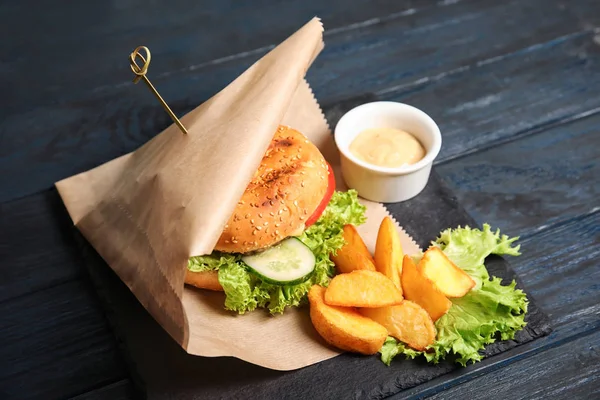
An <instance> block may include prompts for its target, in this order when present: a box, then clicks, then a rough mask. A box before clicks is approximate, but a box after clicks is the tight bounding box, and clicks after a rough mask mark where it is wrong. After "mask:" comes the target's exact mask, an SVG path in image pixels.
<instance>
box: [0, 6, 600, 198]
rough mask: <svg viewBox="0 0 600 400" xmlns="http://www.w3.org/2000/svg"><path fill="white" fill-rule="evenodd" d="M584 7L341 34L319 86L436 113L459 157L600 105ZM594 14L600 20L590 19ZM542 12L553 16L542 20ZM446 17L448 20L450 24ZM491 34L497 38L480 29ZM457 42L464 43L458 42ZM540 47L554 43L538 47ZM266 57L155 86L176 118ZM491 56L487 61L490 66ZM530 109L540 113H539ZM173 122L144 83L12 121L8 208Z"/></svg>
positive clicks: (317, 69)
mask: <svg viewBox="0 0 600 400" xmlns="http://www.w3.org/2000/svg"><path fill="white" fill-rule="evenodd" d="M542 3H543V4H542ZM552 4H554V3H552ZM576 4H577V5H579V4H581V5H582V8H581V9H578V8H577V7H578V6H573V7H570V8H568V9H560V8H559V7H558V6H556V5H554V6H548V2H547V1H546V0H543V1H542V0H528V1H527V2H522V1H517V0H514V1H512V2H509V4H508V5H507V6H506V7H508V8H506V7H505V5H504V4H502V5H500V4H499V3H497V2H495V1H492V0H486V1H484V2H472V1H466V2H464V3H462V2H459V3H457V4H453V5H452V6H448V7H445V8H443V9H442V8H440V7H431V8H429V9H424V10H423V11H422V12H415V13H414V14H411V15H405V16H401V17H398V18H393V19H391V20H390V21H386V20H382V21H380V22H379V23H374V24H372V25H367V26H365V27H364V28H360V29H359V27H357V28H356V29H349V30H343V29H342V30H339V31H337V32H336V31H333V32H332V33H331V35H329V36H327V38H326V40H327V46H326V49H325V50H324V52H323V54H322V55H321V57H320V58H319V59H317V60H318V61H317V63H316V65H315V66H314V68H312V69H311V71H310V74H309V78H310V80H311V82H312V84H313V88H314V89H315V91H316V93H317V95H318V96H319V98H320V99H321V101H322V102H324V103H327V102H328V101H329V102H332V101H333V99H334V98H338V97H346V96H348V97H351V96H354V95H356V94H357V93H356V92H357V91H358V90H360V91H361V92H367V91H375V90H376V91H379V92H381V93H382V95H384V96H385V98H386V99H392V100H400V101H406V102H410V103H414V104H415V105H417V106H420V107H422V108H424V109H425V110H426V111H427V112H429V113H430V114H431V115H432V116H433V117H434V118H435V119H436V120H437V121H438V122H439V123H440V125H441V127H442V130H443V132H444V135H445V136H444V139H445V144H444V147H443V149H444V150H443V153H442V155H441V157H440V159H448V158H451V157H454V156H456V155H457V154H462V153H463V152H465V151H471V150H473V149H474V148H477V147H479V146H482V145H485V143H489V141H494V140H498V139H499V138H502V137H508V136H511V135H512V134H515V132H521V131H523V130H525V129H529V128H531V127H532V126H538V125H539V124H543V123H547V122H548V121H555V120H556V119H560V118H565V117H566V116H570V115H573V114H578V113H581V112H586V111H588V110H589V109H592V108H595V107H599V106H600V105H599V104H598V102H600V100H598V99H597V96H590V95H589V93H591V92H592V91H594V90H599V89H600V87H599V86H600V83H599V82H598V76H597V74H595V73H594V71H595V69H596V68H597V67H598V63H599V60H598V58H599V55H598V53H599V52H600V50H598V46H596V45H594V43H593V41H592V34H591V33H589V32H587V29H589V26H588V24H593V21H594V19H593V18H595V17H594V16H595V15H600V12H599V13H594V12H593V11H594V10H596V9H597V8H600V5H598V4H599V3H597V2H592V1H590V0H585V1H583V2H577V3H576ZM511 7H512V8H511ZM586 7H587V9H591V10H592V12H590V13H589V14H588V15H587V16H582V14H583V12H582V10H583V9H586ZM505 8H506V9H505ZM488 9H489V10H488ZM540 9H544V10H545V11H544V13H543V14H542V16H540V11H539V10H540ZM571 9H574V11H571ZM457 10H458V11H457ZM506 10H508V11H509V12H507V11H506ZM511 10H512V11H511ZM453 13H454V14H453ZM429 15H433V17H429ZM434 17H435V18H434ZM441 19H443V20H444V21H446V22H444V23H440V20H441ZM453 21H454V22H453ZM526 21H527V22H528V23H526ZM484 28H485V29H484ZM479 31H481V32H485V35H475V34H473V33H469V32H479ZM577 32H584V33H577ZM586 32H587V33H586ZM363 33H364V34H363ZM565 35H567V36H566V37H565ZM569 35H570V36H569ZM447 38H452V41H451V42H446V41H445V40H446V39H447ZM461 38H462V39H464V42H463V41H461ZM557 38H558V39H557ZM539 41H542V42H544V41H550V43H548V44H546V45H538V46H535V47H533V48H531V46H532V45H534V44H535V43H538V42H539ZM565 41H566V43H567V44H563V45H562V47H561V46H559V44H561V43H564V42H565ZM449 43H451V44H452V45H449ZM528 46H529V47H528ZM524 48H527V50H522V51H521V52H518V51H517V50H519V49H524ZM425 49H426V50H425ZM115 51H116V50H115ZM515 52H517V54H514V56H512V57H506V54H507V53H509V54H512V53H515ZM261 54H262V53H261ZM261 54H253V55H252V56H251V58H249V59H248V58H240V59H238V58H235V59H232V60H228V61H224V62H222V63H218V64H207V65H204V66H203V67H202V68H190V69H187V70H185V71H182V72H178V73H165V74H163V75H154V73H153V75H152V80H153V82H154V83H155V85H156V86H157V87H158V88H159V90H160V92H161V94H162V95H163V96H164V97H165V98H166V99H167V100H168V102H169V103H170V105H171V106H172V108H173V109H174V110H175V112H176V113H177V114H182V113H185V112H187V111H189V110H190V109H192V108H193V107H194V106H195V105H198V104H200V103H201V102H202V101H204V100H205V99H206V98H208V97H210V96H211V95H212V94H214V93H215V92H217V91H218V90H220V89H221V88H222V87H223V86H225V85H226V84H227V83H228V82H229V81H230V80H232V79H233V78H234V77H235V76H236V75H237V74H239V73H240V72H241V71H243V69H244V68H246V67H247V66H249V64H250V63H251V62H252V61H254V60H255V59H257V58H258V57H259V56H260V55H261ZM119 57H123V56H122V55H121V54H120V55H119ZM442 57H443V58H442ZM441 60H443V62H442V61H441ZM482 60H485V65H484V66H483V67H481V68H478V67H477V63H478V62H479V61H482ZM582 65H583V67H582ZM123 68H127V65H124V66H123ZM448 70H451V71H452V73H448V72H447V71H448ZM471 70H473V71H471ZM575 70H576V71H577V74H573V71H575ZM445 71H446V72H445ZM461 71H462V73H461ZM540 71H541V72H542V73H539V72H540ZM514 75H516V76H514ZM371 76H373V78H372V77H371ZM553 76H556V77H558V78H556V79H555V78H551V77H553ZM124 79H126V80H127V79H129V77H127V78H124ZM126 80H125V81H126ZM125 81H123V82H125ZM415 82H416V83H415ZM562 82H566V83H565V84H564V85H563V84H562ZM190 88H193V89H194V90H190ZM72 90H73V91H74V92H73V93H75V92H77V89H76V88H73V89H72ZM524 94H526V96H525V95H524ZM328 99H329V100H328ZM559 99H560V100H559ZM559 101H560V105H559V104H557V102H559ZM448 104H452V105H453V107H449V106H448ZM524 104H527V105H528V106H529V108H530V110H529V111H528V113H524V111H523V105H524ZM500 111H506V112H511V113H513V112H514V113H517V114H518V112H519V111H520V112H521V114H518V115H517V116H518V117H519V118H523V119H524V120H523V121H522V122H521V121H520V120H519V119H518V118H517V119H515V120H514V121H512V120H511V122H510V123H508V124H507V123H506V120H503V121H500V120H499V119H498V117H497V115H502V113H500ZM169 123H170V120H169V117H168V116H167V115H166V114H165V113H164V111H163V110H162V109H161V108H160V106H159V105H158V104H157V103H156V100H155V99H154V98H153V97H152V96H151V95H150V94H149V93H148V92H147V90H145V89H144V88H141V87H134V86H133V84H126V85H117V86H114V85H113V86H110V87H108V88H106V90H97V91H92V92H90V91H87V92H85V97H84V98H80V97H77V96H75V97H74V98H72V99H63V100H61V101H59V102H53V103H52V104H50V105H47V106H41V107H38V108H36V109H34V110H28V111H25V112H21V113H12V114H11V115H10V116H7V118H6V119H5V120H4V121H3V123H2V125H0V135H2V136H3V138H4V139H3V146H2V149H1V150H0V188H2V189H0V201H6V200H8V199H12V198H15V197H19V196H23V195H26V194H28V193H32V192H35V191H37V190H41V189H45V188H48V187H49V186H50V185H52V183H53V182H55V181H56V180H58V179H61V178H64V177H67V176H69V175H72V174H74V173H77V172H81V171H84V170H87V169H89V168H92V167H94V166H97V165H99V164H101V163H103V162H105V161H108V160H110V159H112V158H114V157H116V156H119V155H121V154H124V153H126V152H129V151H131V150H133V149H135V148H137V147H138V146H139V145H141V144H142V143H144V142H146V141H147V140H148V139H149V138H151V137H153V136H154V135H156V133H158V132H160V130H162V129H163V128H165V127H166V126H167V125H168V124H169ZM14 132H23V133H22V134H20V135H14ZM473 132H476V133H477V134H476V135H473ZM81 153H83V154H85V155H86V156H85V157H81V156H80V154H81ZM24 160H27V162H25V161H24Z"/></svg>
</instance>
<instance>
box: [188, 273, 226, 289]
mask: <svg viewBox="0 0 600 400" xmlns="http://www.w3.org/2000/svg"><path fill="white" fill-rule="evenodd" d="M185 283H186V284H187V285H192V286H196V287H197V288H200V289H208V290H215V291H220V292H222V291H223V286H221V284H220V283H219V273H218V272H217V271H203V272H192V271H190V270H186V272H185Z"/></svg>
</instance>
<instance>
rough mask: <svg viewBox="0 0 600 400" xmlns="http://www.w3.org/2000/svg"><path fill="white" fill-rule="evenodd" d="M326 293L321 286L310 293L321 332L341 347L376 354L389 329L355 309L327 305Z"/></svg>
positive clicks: (314, 287) (312, 312)
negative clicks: (324, 298)
mask: <svg viewBox="0 0 600 400" xmlns="http://www.w3.org/2000/svg"><path fill="white" fill-rule="evenodd" d="M324 295H325V288H324V287H322V286H318V285H314V286H313V287H312V288H311V289H310V291H309V292H308V302H309V303H310V319H311V321H312V323H313V325H314V327H315V329H316V331H317V332H318V333H319V335H321V336H322V337H323V339H325V341H327V343H329V344H331V345H333V346H335V347H337V348H339V349H342V350H347V351H352V352H355V353H362V354H375V353H377V352H378V351H379V349H381V346H383V342H384V341H385V339H386V338H387V335H388V332H387V329H385V328H384V327H383V326H381V325H380V324H378V323H377V322H375V321H373V320H371V319H369V318H366V317H363V316H362V315H360V314H359V313H358V312H356V310H354V309H352V308H346V307H336V306H329V305H327V304H325V302H324V301H323V296H324Z"/></svg>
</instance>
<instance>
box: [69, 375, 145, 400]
mask: <svg viewBox="0 0 600 400" xmlns="http://www.w3.org/2000/svg"><path fill="white" fill-rule="evenodd" d="M134 396H135V392H134V389H133V386H132V385H131V381H130V380H129V379H123V380H120V381H118V382H115V383H111V384H109V385H106V386H103V387H101V388H98V389H95V390H91V391H89V392H86V393H83V394H80V395H79V396H75V397H73V398H72V400H130V399H133V398H134Z"/></svg>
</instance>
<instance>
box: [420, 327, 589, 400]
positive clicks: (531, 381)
mask: <svg viewBox="0 0 600 400" xmlns="http://www.w3.org/2000/svg"><path fill="white" fill-rule="evenodd" d="M599 349H600V331H595V332H593V333H591V334H590V335H588V336H584V337H582V338H579V339H577V340H575V341H572V342H569V343H566V344H563V345H561V346H558V347H555V348H552V349H550V350H548V351H545V352H543V353H540V354H536V355H535V356H533V357H529V358H526V359H524V360H522V361H519V362H517V363H514V364H512V365H510V366H507V367H505V368H502V369H500V370H498V371H495V372H494V373H493V374H487V375H484V376H483V377H480V378H477V379H474V380H471V381H469V382H467V383H465V384H462V385H460V386H456V387H453V388H451V389H449V390H447V391H444V392H442V393H440V394H437V395H435V396H432V397H430V398H431V399H444V400H445V399H465V398H467V399H473V400H475V399H482V400H483V399H506V397H507V394H508V393H510V398H513V399H525V398H527V399H534V398H535V399H557V398H563V399H566V398H572V399H597V398H599V397H600V350H599Z"/></svg>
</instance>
